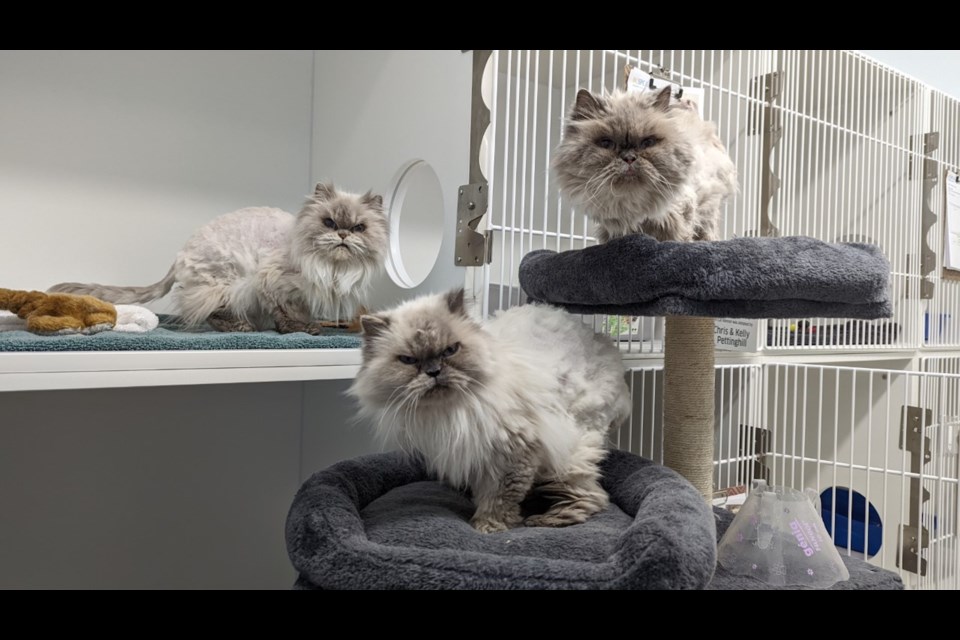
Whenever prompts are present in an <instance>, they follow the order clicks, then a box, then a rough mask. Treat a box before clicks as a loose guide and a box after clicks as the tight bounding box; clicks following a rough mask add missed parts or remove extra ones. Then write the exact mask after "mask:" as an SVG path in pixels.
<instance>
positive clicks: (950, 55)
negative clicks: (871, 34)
mask: <svg viewBox="0 0 960 640" xmlns="http://www.w3.org/2000/svg"><path fill="white" fill-rule="evenodd" d="M863 53H865V54H867V55H868V56H871V57H873V58H876V59H877V60H879V61H880V62H883V63H884V64H888V65H890V66H891V67H893V68H894V69H897V70H898V71H902V72H904V73H906V74H908V75H911V76H913V77H915V78H917V79H918V80H922V81H923V82H926V83H927V84H929V85H931V86H933V87H934V88H935V89H940V90H941V91H943V92H945V93H949V94H950V95H952V96H954V97H960V50H958V49H929V50H920V49H900V50H896V49H873V50H864V51H863Z"/></svg>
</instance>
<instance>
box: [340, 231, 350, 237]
mask: <svg viewBox="0 0 960 640" xmlns="http://www.w3.org/2000/svg"><path fill="white" fill-rule="evenodd" d="M337 235H338V236H340V237H341V238H346V237H347V236H348V235H350V232H349V231H344V230H343V229H341V230H340V231H337Z"/></svg>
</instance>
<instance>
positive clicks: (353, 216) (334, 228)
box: [295, 183, 388, 264]
mask: <svg viewBox="0 0 960 640" xmlns="http://www.w3.org/2000/svg"><path fill="white" fill-rule="evenodd" d="M295 242H297V243H298V244H299V247H298V249H299V250H300V252H301V253H308V254H314V255H317V256H319V257H321V258H322V259H324V260H325V261H327V262H332V263H364V264H366V263H382V262H383V260H384V258H385V257H386V255H387V249H388V246H387V242H388V224H387V218H386V215H385V214H384V210H383V199H382V198H381V197H380V196H375V195H371V194H370V193H367V194H365V195H356V194H352V193H347V192H343V191H339V190H337V189H336V188H335V187H333V186H332V185H327V184H322V183H321V184H319V185H317V188H316V191H315V192H314V195H313V198H311V199H310V200H309V201H308V202H307V204H306V205H305V206H304V208H303V210H302V211H301V212H300V215H299V216H298V217H297V230H296V238H295Z"/></svg>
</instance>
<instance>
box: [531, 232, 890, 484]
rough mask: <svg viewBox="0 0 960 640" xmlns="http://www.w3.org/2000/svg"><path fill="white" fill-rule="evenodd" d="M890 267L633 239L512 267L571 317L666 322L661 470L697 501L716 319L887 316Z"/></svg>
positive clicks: (820, 245)
mask: <svg viewBox="0 0 960 640" xmlns="http://www.w3.org/2000/svg"><path fill="white" fill-rule="evenodd" d="M889 277H890V265H889V263H888V262H887V260H886V258H884V257H883V254H882V253H881V252H880V249H879V248H877V247H875V246H872V245H866V244H828V243H826V242H821V241H819V240H815V239H813V238H805V237H789V238H735V239H733V240H720V241H716V242H660V241H657V240H655V239H653V238H651V237H649V236H644V235H629V236H624V237H622V238H618V239H615V240H612V241H610V242H607V243H606V244H602V245H597V246H593V247H587V248H585V249H580V250H573V251H566V252H564V253H554V252H552V251H533V252H531V253H528V254H527V255H526V256H524V258H523V261H522V262H521V263H520V286H521V287H522V288H523V290H524V291H525V292H526V294H527V296H528V297H529V298H530V299H531V300H533V301H539V302H548V303H551V304H556V305H560V306H562V307H564V308H565V309H567V310H568V311H572V312H576V313H610V314H624V315H645V316H658V315H665V316H667V318H666V331H665V335H664V362H663V369H664V387H663V402H664V405H663V421H664V442H663V460H664V463H665V464H666V465H667V466H669V467H671V468H673V469H676V470H677V471H679V472H680V473H681V474H682V475H683V476H684V477H685V478H687V479H688V480H689V481H690V482H692V483H693V485H694V486H695V487H697V489H699V490H700V492H701V493H702V494H703V495H704V496H709V495H711V493H712V491H713V486H712V484H711V483H712V476H713V444H714V419H715V413H714V388H715V386H714V385H715V374H714V357H715V356H714V343H713V339H714V337H713V332H714V329H713V318H715V317H734V318H805V317H813V316H820V317H824V316H826V317H840V318H859V319H873V318H884V317H889V316H890V315H891V313H892V307H891V303H890V293H889Z"/></svg>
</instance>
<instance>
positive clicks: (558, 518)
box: [523, 513, 587, 527]
mask: <svg viewBox="0 0 960 640" xmlns="http://www.w3.org/2000/svg"><path fill="white" fill-rule="evenodd" d="M586 519H587V518H586V516H584V515H582V514H571V513H541V514H537V515H535V516H529V517H528V518H527V519H526V520H524V521H523V524H524V526H527V527H569V526H570V525H572V524H580V523H581V522H583V521H585V520H586Z"/></svg>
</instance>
